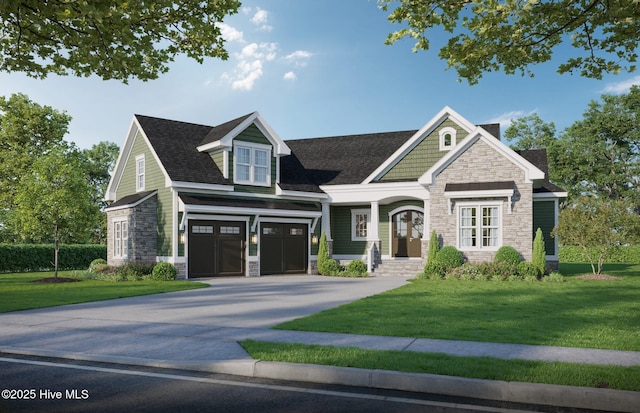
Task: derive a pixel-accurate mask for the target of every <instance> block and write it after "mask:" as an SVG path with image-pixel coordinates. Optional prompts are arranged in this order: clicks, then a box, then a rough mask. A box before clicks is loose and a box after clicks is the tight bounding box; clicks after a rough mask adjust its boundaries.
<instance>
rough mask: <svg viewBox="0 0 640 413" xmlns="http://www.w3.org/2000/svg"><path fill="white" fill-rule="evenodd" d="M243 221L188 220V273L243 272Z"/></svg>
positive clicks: (211, 275)
mask: <svg viewBox="0 0 640 413" xmlns="http://www.w3.org/2000/svg"><path fill="white" fill-rule="evenodd" d="M245 233H246V232H245V223H244V222H235V221H191V220H190V221H189V277H213V276H217V275H221V276H223V275H244V268H245V260H244V255H245V254H244V250H245V248H244V247H245Z"/></svg>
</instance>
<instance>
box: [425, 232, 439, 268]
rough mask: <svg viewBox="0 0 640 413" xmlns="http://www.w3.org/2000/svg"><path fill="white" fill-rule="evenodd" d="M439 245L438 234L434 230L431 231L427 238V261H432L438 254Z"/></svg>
mask: <svg viewBox="0 0 640 413" xmlns="http://www.w3.org/2000/svg"><path fill="white" fill-rule="evenodd" d="M439 249H440V245H439V244H438V234H436V231H435V230H434V231H431V238H429V253H428V254H427V263H430V262H433V261H434V260H435V259H436V255H438V250H439Z"/></svg>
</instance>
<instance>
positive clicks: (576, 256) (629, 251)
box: [559, 244, 640, 264]
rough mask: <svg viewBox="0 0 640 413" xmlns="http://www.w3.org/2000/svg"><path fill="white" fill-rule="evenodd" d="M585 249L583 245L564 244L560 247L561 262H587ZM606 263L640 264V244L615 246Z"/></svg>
mask: <svg viewBox="0 0 640 413" xmlns="http://www.w3.org/2000/svg"><path fill="white" fill-rule="evenodd" d="M583 251H584V250H583V249H582V247H575V246H571V245H562V246H561V247H560V248H559V255H560V262H586V258H585V257H584V253H583ZM594 255H595V254H594ZM596 256H597V255H596ZM605 263H609V264H625V263H626V264H640V244H636V245H626V246H619V247H615V248H614V249H613V252H612V254H611V256H609V257H607V259H606V260H605Z"/></svg>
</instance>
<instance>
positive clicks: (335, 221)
mask: <svg viewBox="0 0 640 413" xmlns="http://www.w3.org/2000/svg"><path fill="white" fill-rule="evenodd" d="M369 207H370V206H369V205H360V206H346V207H342V206H341V207H335V206H332V207H331V212H330V213H331V238H333V254H339V255H340V254H358V255H364V254H366V251H367V241H351V210H352V209H364V208H369Z"/></svg>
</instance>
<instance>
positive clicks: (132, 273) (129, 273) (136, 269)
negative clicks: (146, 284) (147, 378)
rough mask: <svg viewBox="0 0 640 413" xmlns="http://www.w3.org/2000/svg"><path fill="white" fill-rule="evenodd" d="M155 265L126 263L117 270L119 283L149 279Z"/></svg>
mask: <svg viewBox="0 0 640 413" xmlns="http://www.w3.org/2000/svg"><path fill="white" fill-rule="evenodd" d="M155 265H156V264H155V263H151V264H149V263H144V262H128V263H126V264H124V265H123V266H121V267H119V268H118V278H120V280H121V281H141V280H142V279H144V278H149V276H150V275H151V274H152V273H153V269H154V267H155Z"/></svg>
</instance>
